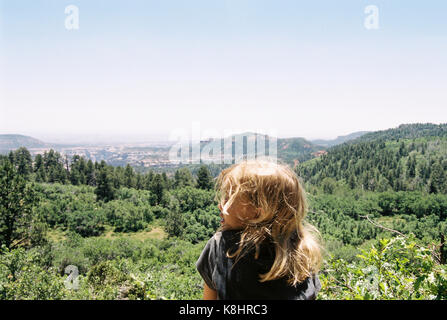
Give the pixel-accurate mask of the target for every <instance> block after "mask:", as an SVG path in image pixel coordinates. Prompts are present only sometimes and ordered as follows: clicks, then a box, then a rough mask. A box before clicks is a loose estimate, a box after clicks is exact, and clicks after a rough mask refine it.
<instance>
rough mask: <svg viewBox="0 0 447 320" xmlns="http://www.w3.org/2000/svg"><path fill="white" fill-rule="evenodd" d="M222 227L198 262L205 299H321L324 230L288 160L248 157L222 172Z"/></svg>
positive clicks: (219, 190) (218, 196) (219, 188)
mask: <svg viewBox="0 0 447 320" xmlns="http://www.w3.org/2000/svg"><path fill="white" fill-rule="evenodd" d="M216 189H217V193H216V200H217V201H218V203H219V209H220V211H221V214H220V216H221V218H222V219H221V227H220V228H219V230H218V231H217V232H216V234H215V235H214V236H213V237H212V238H211V239H210V240H209V241H208V243H207V244H206V246H205V248H204V250H203V251H202V253H201V255H200V257H199V259H198V261H197V264H196V266H197V270H198V271H199V273H200V275H201V276H202V278H203V280H204V282H205V285H204V299H315V298H316V295H317V293H318V291H319V290H320V288H321V284H320V282H319V279H318V276H317V272H318V271H319V268H320V264H321V250H320V245H319V242H318V241H317V237H316V236H314V235H313V233H316V234H318V231H317V230H316V229H315V228H314V227H312V226H311V225H309V224H303V219H304V217H305V215H306V211H307V204H306V199H305V194H304V190H303V188H302V187H301V184H300V182H299V180H298V177H297V176H296V174H295V173H294V172H293V171H292V170H291V169H290V168H289V167H288V166H287V165H284V164H277V163H276V162H270V161H268V160H248V161H244V162H242V163H238V164H235V165H232V166H231V167H229V168H227V169H225V170H223V171H222V172H221V173H220V175H219V176H218V177H217V183H216Z"/></svg>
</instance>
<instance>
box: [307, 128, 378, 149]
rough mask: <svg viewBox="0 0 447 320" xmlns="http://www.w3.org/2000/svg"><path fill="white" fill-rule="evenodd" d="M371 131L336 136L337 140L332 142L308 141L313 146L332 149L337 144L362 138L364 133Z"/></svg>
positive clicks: (321, 140)
mask: <svg viewBox="0 0 447 320" xmlns="http://www.w3.org/2000/svg"><path fill="white" fill-rule="evenodd" d="M369 132H371V131H357V132H353V133H350V134H348V135H345V136H338V137H337V138H335V139H333V140H323V139H317V140H310V141H311V142H312V143H313V144H316V145H319V146H324V147H332V146H336V145H338V144H342V143H344V142H346V141H349V140H353V139H356V138H358V137H361V136H363V135H364V134H366V133H369Z"/></svg>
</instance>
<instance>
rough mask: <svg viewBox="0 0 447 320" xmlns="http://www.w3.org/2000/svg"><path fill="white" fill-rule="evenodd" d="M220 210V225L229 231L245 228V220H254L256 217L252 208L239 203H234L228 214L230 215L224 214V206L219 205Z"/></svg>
mask: <svg viewBox="0 0 447 320" xmlns="http://www.w3.org/2000/svg"><path fill="white" fill-rule="evenodd" d="M218 207H219V210H220V218H221V220H220V225H221V226H222V227H223V228H224V229H227V230H237V229H242V228H243V227H244V220H247V219H252V218H254V217H255V215H256V211H255V210H253V209H252V208H251V207H250V206H248V205H244V204H243V203H241V202H239V201H237V200H236V201H234V202H233V204H232V205H231V207H230V208H228V210H227V212H228V213H229V214H224V213H223V212H222V210H223V208H222V205H221V204H219V206H218Z"/></svg>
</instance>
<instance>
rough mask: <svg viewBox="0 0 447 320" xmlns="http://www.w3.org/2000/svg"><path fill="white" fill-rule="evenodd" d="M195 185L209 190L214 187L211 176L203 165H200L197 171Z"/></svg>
mask: <svg viewBox="0 0 447 320" xmlns="http://www.w3.org/2000/svg"><path fill="white" fill-rule="evenodd" d="M197 187H198V188H199V189H204V190H210V189H212V188H213V187H214V182H213V177H212V176H211V173H210V171H209V170H208V167H207V166H205V165H201V166H200V168H199V171H198V172H197Z"/></svg>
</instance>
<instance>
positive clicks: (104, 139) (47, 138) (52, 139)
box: [0, 122, 444, 144]
mask: <svg viewBox="0 0 447 320" xmlns="http://www.w3.org/2000/svg"><path fill="white" fill-rule="evenodd" d="M431 123H432V124H436V125H439V124H443V123H444V122H437V123H434V122H431ZM402 124H403V123H402ZM407 124H409V123H407ZM393 128H394V127H393ZM387 129H392V128H381V129H377V130H359V131H355V132H347V133H343V134H338V135H337V136H330V137H306V136H302V135H291V136H283V135H277V136H276V137H277V138H304V139H306V140H308V141H313V140H334V139H336V138H338V137H341V136H346V135H349V134H352V133H357V132H360V131H380V130H387ZM244 132H252V133H261V132H255V131H250V130H248V131H234V132H233V134H241V133H244ZM1 134H18V135H25V136H30V137H32V138H35V139H38V140H41V141H43V142H46V143H58V144H64V143H66V144H77V143H79V144H81V143H83V144H95V143H101V144H103V143H144V142H148V143H149V142H168V141H169V140H170V139H169V135H163V134H154V135H145V134H143V135H126V134H123V135H115V136H114V135H88V134H71V135H58V136H54V135H52V134H38V133H37V134H24V133H21V132H0V135H1ZM216 137H217V138H223V137H226V135H218V136H214V138H216ZM200 138H201V139H206V138H209V137H208V136H201V137H200ZM171 141H173V140H171Z"/></svg>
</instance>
